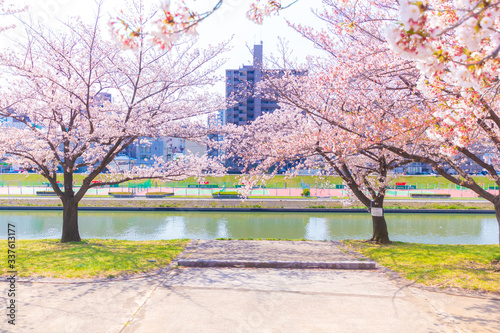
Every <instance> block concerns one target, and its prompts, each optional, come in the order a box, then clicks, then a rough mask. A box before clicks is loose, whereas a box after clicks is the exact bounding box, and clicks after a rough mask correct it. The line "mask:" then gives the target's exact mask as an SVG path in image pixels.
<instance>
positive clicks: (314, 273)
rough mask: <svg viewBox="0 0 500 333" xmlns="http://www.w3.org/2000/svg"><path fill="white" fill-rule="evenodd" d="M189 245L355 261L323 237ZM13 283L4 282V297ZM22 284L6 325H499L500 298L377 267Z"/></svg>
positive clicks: (259, 255) (257, 328) (212, 251)
mask: <svg viewBox="0 0 500 333" xmlns="http://www.w3.org/2000/svg"><path fill="white" fill-rule="evenodd" d="M193 244H194V245H193V247H191V248H188V249H187V250H186V251H185V252H184V253H183V255H181V256H183V257H186V256H187V258H193V259H196V258H197V259H199V260H201V259H207V258H208V259H213V260H226V259H234V258H239V259H244V260H248V261H252V260H257V259H258V260H261V261H262V260H269V261H277V259H279V260H285V259H286V260H288V261H301V260H302V261H311V258H314V261H319V262H321V261H325V262H327V261H333V260H342V261H345V260H349V261H359V259H358V258H356V256H352V255H350V254H349V253H347V252H346V251H345V250H343V249H342V248H339V247H337V244H335V243H326V242H297V243H292V242H268V241H263V242H252V241H251V242H248V241H246V242H241V241H202V242H200V243H198V244H195V243H193ZM290 247H292V250H293V254H290V253H288V252H287V250H286V249H287V248H288V249H290ZM265 249H267V251H264V250H265ZM328 249H330V250H331V252H329V251H328ZM243 250H244V251H243ZM233 256H234V257H233ZM362 261H366V260H362ZM7 289H8V288H7V283H3V284H2V288H1V290H0V292H1V294H0V298H1V302H2V304H6V302H7V299H6V297H7ZM17 289H18V294H17V298H16V302H17V303H16V304H17V306H18V308H17V309H18V313H17V317H16V324H17V325H16V326H15V329H12V328H13V327H12V326H9V325H8V324H7V321H6V318H5V316H2V317H3V318H2V319H0V331H1V332H71V333H73V332H82V333H85V332H103V333H105V332H116V333H118V332H123V333H130V332H500V324H499V323H500V299H496V298H494V297H479V296H478V297H468V296H456V295H449V294H446V293H442V292H431V291H427V290H423V289H420V288H416V287H414V286H411V284H410V283H408V282H407V281H406V280H403V279H401V278H394V277H390V276H388V275H387V274H386V273H384V271H383V270H377V269H375V270H345V269H344V270H332V269H272V268H271V269H270V268H258V269H256V268H214V267H210V268H199V267H193V268H192V267H189V268H185V267H180V268H178V269H174V270H171V271H168V272H163V273H159V274H156V275H150V276H136V277H134V278H131V279H122V280H120V279H115V280H113V281H68V280H62V281H61V280H58V281H54V280H52V281H49V280H46V281H37V282H23V283H22V282H17Z"/></svg>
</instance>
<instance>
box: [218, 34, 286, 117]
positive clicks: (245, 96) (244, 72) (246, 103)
mask: <svg viewBox="0 0 500 333" xmlns="http://www.w3.org/2000/svg"><path fill="white" fill-rule="evenodd" d="M262 50H263V45H262V44H260V45H254V47H253V64H252V65H246V66H245V65H243V66H242V67H240V68H239V69H227V70H226V99H230V98H231V96H235V97H236V99H237V100H238V104H237V105H234V106H233V107H232V108H229V109H226V110H223V111H220V117H221V118H222V123H223V124H236V125H243V124H246V123H248V122H251V121H253V120H255V119H256V118H257V117H259V116H261V115H262V114H264V113H266V112H273V111H274V110H276V109H277V108H278V103H277V102H276V101H273V100H268V99H261V98H260V97H255V96H254V93H255V89H254V87H255V84H256V83H258V82H259V81H261V79H262V71H263V69H262Z"/></svg>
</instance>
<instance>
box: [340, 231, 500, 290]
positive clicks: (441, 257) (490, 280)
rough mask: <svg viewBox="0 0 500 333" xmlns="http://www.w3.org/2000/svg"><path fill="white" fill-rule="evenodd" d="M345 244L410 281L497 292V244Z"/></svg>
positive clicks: (499, 255)
mask: <svg viewBox="0 0 500 333" xmlns="http://www.w3.org/2000/svg"><path fill="white" fill-rule="evenodd" d="M344 243H345V244H346V245H348V246H350V247H352V248H353V249H355V250H356V251H358V252H360V253H362V254H363V255H365V256H367V257H369V258H371V259H373V260H375V261H377V262H378V263H379V264H381V265H383V266H385V267H388V268H390V269H391V270H393V271H395V272H397V273H399V274H400V275H401V276H403V277H405V278H407V279H409V280H411V281H415V282H418V283H422V284H424V285H427V286H433V287H439V288H459V289H463V290H475V291H488V292H497V293H499V292H500V271H499V270H500V263H499V261H500V247H499V246H498V245H428V244H414V243H401V242H394V243H392V244H391V245H376V244H371V243H363V242H360V241H344ZM495 270H497V271H495Z"/></svg>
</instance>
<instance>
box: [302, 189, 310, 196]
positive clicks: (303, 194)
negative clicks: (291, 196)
mask: <svg viewBox="0 0 500 333" xmlns="http://www.w3.org/2000/svg"><path fill="white" fill-rule="evenodd" d="M302 196H303V197H309V196H311V191H310V190H309V189H308V188H305V189H303V190H302Z"/></svg>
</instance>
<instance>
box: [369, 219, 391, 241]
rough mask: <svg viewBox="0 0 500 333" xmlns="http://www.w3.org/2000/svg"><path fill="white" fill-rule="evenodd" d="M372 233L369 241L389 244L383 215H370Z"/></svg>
mask: <svg viewBox="0 0 500 333" xmlns="http://www.w3.org/2000/svg"><path fill="white" fill-rule="evenodd" d="M372 222H373V235H372V238H371V239H370V241H372V242H377V243H380V244H389V243H390V242H391V241H390V240H389V233H388V232H387V223H386V222H385V216H372Z"/></svg>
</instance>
